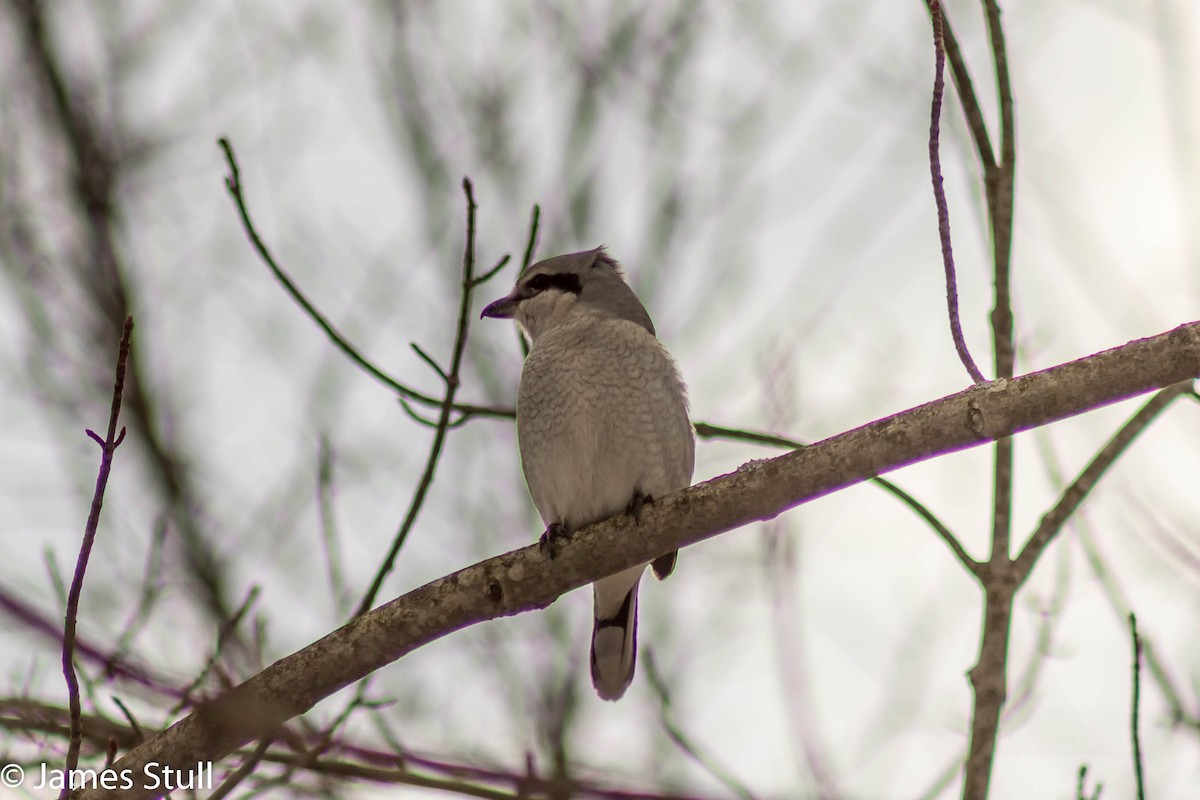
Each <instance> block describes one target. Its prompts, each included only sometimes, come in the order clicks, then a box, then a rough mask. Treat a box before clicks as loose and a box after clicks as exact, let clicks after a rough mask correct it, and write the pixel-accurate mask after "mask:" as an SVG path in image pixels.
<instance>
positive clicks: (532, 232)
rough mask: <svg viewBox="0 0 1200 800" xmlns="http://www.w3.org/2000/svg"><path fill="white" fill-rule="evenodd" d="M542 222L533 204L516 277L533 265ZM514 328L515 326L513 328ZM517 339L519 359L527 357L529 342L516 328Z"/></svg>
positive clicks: (540, 214)
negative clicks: (519, 349)
mask: <svg viewBox="0 0 1200 800" xmlns="http://www.w3.org/2000/svg"><path fill="white" fill-rule="evenodd" d="M541 222H542V207H541V206H539V205H537V204H534V206H533V211H531V212H530V214H529V240H528V241H527V242H526V243H525V255H524V256H522V258H521V272H520V273H518V275H517V277H520V276H521V275H524V274H525V270H527V269H529V265H530V264H532V263H533V254H534V253H535V252H537V244H538V233H539V232H540V230H541ZM514 327H515V326H514ZM513 333H515V334H516V337H517V345H518V346H519V347H520V348H521V358H522V359H524V358H528V357H529V342H527V341H525V337H524V336H523V335H522V334H521V329H520V328H519V327H516V329H515V330H514V331H513Z"/></svg>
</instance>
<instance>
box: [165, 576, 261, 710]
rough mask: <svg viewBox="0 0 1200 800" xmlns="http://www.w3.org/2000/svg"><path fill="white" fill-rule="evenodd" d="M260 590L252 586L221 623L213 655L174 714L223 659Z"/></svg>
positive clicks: (186, 703) (187, 702)
mask: <svg viewBox="0 0 1200 800" xmlns="http://www.w3.org/2000/svg"><path fill="white" fill-rule="evenodd" d="M259 592H260V589H259V587H258V586H253V587H251V589H250V591H249V592H247V594H246V599H245V600H243V601H242V604H241V605H240V606H239V607H238V609H237V611H235V612H234V614H233V616H232V617H230V618H229V619H227V620H225V622H224V623H223V624H222V625H221V628H220V630H218V631H217V643H216V646H215V647H213V651H212V655H210V656H209V657H208V660H207V661H205V662H204V667H203V668H201V670H200V672H199V674H198V675H196V677H195V679H194V680H193V681H192V682H191V683H190V684H188V687H187V688H186V689H184V690H183V696H182V697H180V698H179V702H178V703H177V704H176V705H175V707H174V708H172V709H171V714H172V715H175V714H178V713H179V712H180V711H181V710H182V709H183V708H185V707H187V706H189V705H191V704H192V701H193V699H194V698H193V695H194V694H195V693H196V690H197V689H199V688H200V686H201V685H202V684H203V683H204V681H205V680H206V679H207V678H208V676H209V674H210V673H211V672H212V671H213V669H214V668H215V667H216V666H217V663H218V662H219V661H220V660H221V656H222V654H224V652H225V645H226V644H227V643H228V642H229V641H230V639H231V638H233V636H234V634H235V633H236V632H237V629H238V625H240V624H241V622H242V619H243V618H244V617H245V616H246V613H247V612H248V611H250V608H251V606H253V605H254V603H255V602H256V601H257V600H258V595H259Z"/></svg>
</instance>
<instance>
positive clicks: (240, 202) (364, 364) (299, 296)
mask: <svg viewBox="0 0 1200 800" xmlns="http://www.w3.org/2000/svg"><path fill="white" fill-rule="evenodd" d="M217 144H218V145H220V147H221V149H222V150H223V151H225V160H226V163H227V164H228V165H229V175H228V176H226V178H225V189H226V190H227V191H228V192H229V196H230V197H231V198H233V202H234V205H235V206H237V210H238V215H239V216H240V217H241V220H242V228H243V229H244V230H245V231H246V236H247V237H249V239H250V244H251V245H253V246H254V250H255V252H257V253H258V257H259V258H260V259H262V261H263V263H264V264H266V265H267V268H268V269H270V270H271V274H272V275H274V276H275V279H276V280H277V281H279V283H280V285H282V286H283V288H284V289H285V290H286V291H287V293H288V294H289V295H290V296H291V298H292V299H293V300H294V301H295V302H296V304H297V305H299V306H300V308H301V309H302V310H303V311H304V313H305V314H307V315H308V317H309V319H311V320H312V321H313V322H315V323H316V324H317V327H319V328H320V329H321V330H322V332H324V334H325V336H326V337H328V339H329V341H331V342H332V343H333V345H334V347H336V348H337V349H338V350H340V351H341V352H342V354H343V355H345V356H346V357H347V358H349V359H350V361H351V362H353V363H354V365H355V366H357V367H358V368H359V369H361V370H362V371H363V372H366V373H367V374H368V375H370V376H371V377H372V378H374V379H375V380H376V381H378V382H379V383H381V384H383V385H384V386H386V387H388V388H389V389H391V390H392V391H394V392H395V393H396V394H398V395H400V396H401V397H404V398H407V399H409V400H412V401H415V402H418V403H422V404H424V405H427V406H430V407H434V408H436V407H438V406H441V405H442V401H441V400H439V399H438V398H436V397H431V396H430V395H427V394H423V393H421V392H418V391H417V390H416V389H413V388H412V387H410V386H407V385H405V384H403V383H401V382H400V381H398V380H396V379H395V378H393V377H392V376H390V375H388V374H387V373H386V372H384V371H383V370H381V369H380V368H379V367H377V366H375V365H374V364H372V363H371V362H370V361H368V360H367V359H366V358H365V357H364V356H363V355H362V354H361V353H360V352H358V349H357V348H355V347H354V345H352V344H350V342H349V340H347V339H346V337H345V336H343V335H342V334H341V333H340V332H339V331H338V330H337V328H335V327H334V325H333V323H332V322H330V321H329V320H328V319H327V318H326V317H325V315H324V314H322V313H321V312H320V310H319V309H317V307H316V306H315V305H313V303H312V301H310V300H309V299H308V297H307V296H305V294H304V292H302V291H301V290H300V287H299V286H297V285H296V283H295V282H294V281H293V280H292V279H291V277H290V276H289V275H288V274H287V273H286V272H284V271H283V268H282V267H280V266H279V264H278V263H277V262H276V261H275V257H274V256H272V255H271V251H270V250H268V249H267V245H266V243H265V242H264V241H263V240H262V237H261V236H259V234H258V229H257V228H255V227H254V222H253V220H251V219H250V210H249V209H248V208H247V206H246V198H245V195H244V194H243V193H242V177H241V171H240V169H239V168H238V162H237V158H236V157H235V156H234V154H233V145H232V144H230V142H229V140H228V139H226V138H224V137H221V138H220V139H218V140H217ZM454 410H455V411H458V412H460V413H464V414H467V415H469V416H478V417H501V418H507V417H511V416H513V414H512V410H511V409H508V408H503V407H492V406H473V405H456V406H454Z"/></svg>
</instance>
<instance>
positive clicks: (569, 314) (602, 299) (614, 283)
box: [480, 247, 654, 342]
mask: <svg viewBox="0 0 1200 800" xmlns="http://www.w3.org/2000/svg"><path fill="white" fill-rule="evenodd" d="M582 315H586V316H594V317H602V318H610V319H624V320H628V321H630V322H634V323H637V324H638V325H641V326H642V327H643V328H645V329H646V330H648V331H649V332H650V333H651V334H653V333H654V323H652V322H651V321H650V315H649V314H647V313H646V309H645V308H644V307H643V306H642V303H641V301H639V300H638V299H637V295H635V294H634V293H633V289H631V288H629V284H628V283H626V282H625V276H624V274H623V273H622V272H621V267H620V265H619V264H617V262H616V260H614V259H613V258H612V257H611V256H609V255H608V253H606V252H604V248H603V247H597V248H596V249H595V250H584V251H583V252H580V253H569V254H567V255H564V256H555V257H554V258H548V259H546V260H545V261H539V262H538V263H536V264H531V265H530V266H529V268H528V269H527V270H525V271H524V272H523V273H521V276H520V277H519V278H518V279H517V285H516V286H515V287H513V290H512V291H511V292H510V293H509V294H508V296H507V297H502V298H500V299H499V300H497V301H496V302H494V303H491V304H489V305H488V306H487V307H486V308H484V309H483V313H481V314H480V317H493V318H496V319H509V318H511V319H515V320H516V321H517V324H519V325H520V326H521V328H522V330H524V331H525V333H526V334H527V335H528V336H529V339H530V341H533V342H537V340H538V337H539V336H541V335H542V334H543V333H545V332H546V331H548V330H551V329H553V328H556V327H558V326H559V325H563V324H566V323H569V322H571V321H573V320H576V319H578V318H579V317H580V316H582Z"/></svg>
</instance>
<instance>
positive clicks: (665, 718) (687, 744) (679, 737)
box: [646, 651, 755, 800]
mask: <svg viewBox="0 0 1200 800" xmlns="http://www.w3.org/2000/svg"><path fill="white" fill-rule="evenodd" d="M646 678H647V680H649V681H650V688H651V689H652V690H653V691H654V694H655V696H656V697H657V698H658V721H659V724H660V725H662V728H663V731H665V732H666V734H667V738H669V739H670V740H671V741H672V742H674V743H675V746H676V747H678V748H679V749H680V750H681V751H683V753H684V754H685V755H687V756H688V757H689V758H691V759H692V760H693V761H695V762H696V763H697V764H699V765H700V767H701V768H703V769H704V770H705V771H706V772H708V774H709V775H711V776H713V778H715V779H716V780H717V781H718V782H720V783H721V784H723V785H724V786H725V788H726V789H728V790H729V791H730V792H731V793H733V794H735V795H737V796H738V797H740V798H742V799H743V800H754V798H755V794H754V792H752V791H750V788H749V787H748V786H746V784H744V783H742V782H741V781H740V780H738V779H737V778H736V777H734V776H733V775H732V774H731V773H730V772H729V771H728V770H727V769H725V768H724V767H723V766H721V765H720V764H718V763H717V762H716V760H715V759H714V758H713V757H712V756H711V755H709V754H707V753H703V752H701V750H700V747H699V745H697V744H696V743H695V742H693V741H692V740H691V737H689V736H688V735H687V734H686V733H685V732H684V730H683V729H682V728H681V727H679V725H678V723H676V722H675V720H674V719H673V717H672V714H671V696H670V692H668V691H667V685H666V683H665V682H664V681H663V679H662V675H660V674H659V672H658V665H657V664H656V663H655V661H654V656H653V654H652V653H651V652H649V651H647V653H646Z"/></svg>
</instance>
